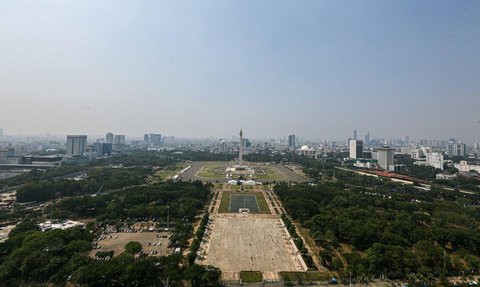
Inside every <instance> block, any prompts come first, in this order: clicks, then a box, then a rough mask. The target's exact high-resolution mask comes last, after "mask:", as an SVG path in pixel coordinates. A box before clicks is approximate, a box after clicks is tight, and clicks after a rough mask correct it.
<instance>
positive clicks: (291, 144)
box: [288, 135, 296, 148]
mask: <svg viewBox="0 0 480 287" xmlns="http://www.w3.org/2000/svg"><path fill="white" fill-rule="evenodd" d="M295 146H296V142H295V135H289V136H288V147H289V148H295Z"/></svg>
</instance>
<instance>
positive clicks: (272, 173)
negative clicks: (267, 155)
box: [252, 164, 284, 181]
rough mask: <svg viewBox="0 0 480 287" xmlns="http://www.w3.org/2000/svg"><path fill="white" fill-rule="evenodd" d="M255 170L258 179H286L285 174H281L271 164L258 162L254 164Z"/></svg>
mask: <svg viewBox="0 0 480 287" xmlns="http://www.w3.org/2000/svg"><path fill="white" fill-rule="evenodd" d="M252 167H253V169H254V170H255V178H256V179H257V180H271V181H274V180H282V179H284V176H283V174H281V173H280V172H279V171H278V169H277V168H276V167H274V166H271V165H265V164H261V165H260V164H257V165H254V166H252Z"/></svg>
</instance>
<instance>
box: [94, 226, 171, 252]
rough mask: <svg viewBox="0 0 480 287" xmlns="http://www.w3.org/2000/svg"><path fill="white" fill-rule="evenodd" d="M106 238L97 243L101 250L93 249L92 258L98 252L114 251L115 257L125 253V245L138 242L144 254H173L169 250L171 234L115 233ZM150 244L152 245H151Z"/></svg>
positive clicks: (107, 235)
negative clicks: (154, 252)
mask: <svg viewBox="0 0 480 287" xmlns="http://www.w3.org/2000/svg"><path fill="white" fill-rule="evenodd" d="M103 236H105V238H103V239H101V240H99V241H97V242H98V246H100V248H98V249H93V250H92V251H91V252H90V256H92V257H94V256H95V253H97V252H98V251H110V250H113V251H114V252H115V253H114V256H116V255H119V254H121V253H123V251H125V250H124V247H125V244H127V243H128V242H130V241H138V242H140V244H142V247H143V252H144V253H147V254H150V253H151V252H152V251H156V252H157V253H156V254H153V255H157V256H162V255H163V256H164V255H168V254H170V253H171V248H168V244H169V237H170V233H168V232H131V233H129V232H113V233H108V234H104V235H103ZM149 243H150V245H149Z"/></svg>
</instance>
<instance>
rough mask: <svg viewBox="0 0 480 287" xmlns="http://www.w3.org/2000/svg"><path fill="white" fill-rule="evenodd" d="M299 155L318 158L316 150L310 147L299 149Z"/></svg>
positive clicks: (305, 146)
mask: <svg viewBox="0 0 480 287" xmlns="http://www.w3.org/2000/svg"><path fill="white" fill-rule="evenodd" d="M297 154H298V155H305V156H308V157H316V156H317V151H316V150H315V149H314V148H311V147H309V146H308V145H304V146H302V147H301V148H299V149H297Z"/></svg>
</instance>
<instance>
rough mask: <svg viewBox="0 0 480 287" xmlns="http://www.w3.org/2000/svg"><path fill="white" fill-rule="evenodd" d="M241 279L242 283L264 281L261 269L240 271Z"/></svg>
mask: <svg viewBox="0 0 480 287" xmlns="http://www.w3.org/2000/svg"><path fill="white" fill-rule="evenodd" d="M240 280H242V283H255V282H262V281H263V276H262V272H260V271H240Z"/></svg>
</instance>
